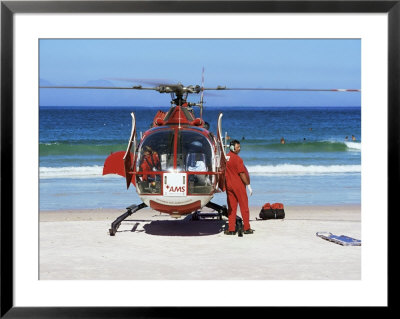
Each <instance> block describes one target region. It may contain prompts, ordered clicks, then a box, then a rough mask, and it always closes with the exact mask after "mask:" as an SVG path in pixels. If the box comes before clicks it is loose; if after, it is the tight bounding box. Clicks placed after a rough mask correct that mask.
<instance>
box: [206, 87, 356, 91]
mask: <svg viewBox="0 0 400 319" xmlns="http://www.w3.org/2000/svg"><path fill="white" fill-rule="evenodd" d="M203 90H225V91H295V92H361V90H360V89H285V88H227V87H226V86H217V87H216V88H203Z"/></svg>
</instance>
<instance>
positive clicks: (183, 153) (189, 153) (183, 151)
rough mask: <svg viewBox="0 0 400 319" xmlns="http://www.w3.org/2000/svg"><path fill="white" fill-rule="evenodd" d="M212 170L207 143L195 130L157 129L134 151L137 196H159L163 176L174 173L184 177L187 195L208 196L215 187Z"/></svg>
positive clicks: (210, 154) (210, 147) (209, 146)
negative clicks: (185, 175) (185, 176)
mask: <svg viewBox="0 0 400 319" xmlns="http://www.w3.org/2000/svg"><path fill="white" fill-rule="evenodd" d="M175 130H176V131H175ZM176 133H177V134H176ZM214 171H215V164H213V149H212V146H211V143H210V141H209V140H208V139H207V137H206V135H204V134H203V133H202V132H200V131H197V130H195V129H184V130H177V129H160V130H158V131H155V132H153V133H151V134H149V135H148V136H147V137H145V138H144V140H143V141H142V143H141V144H140V146H139V149H138V156H137V160H136V172H137V174H136V184H137V187H138V191H139V194H161V193H162V189H161V188H162V183H161V181H162V178H163V174H165V173H174V172H175V173H180V174H182V173H186V174H187V181H188V188H187V194H188V195H191V194H210V193H211V192H212V191H213V188H214V187H215V185H216V177H215V175H214V174H213V172H214Z"/></svg>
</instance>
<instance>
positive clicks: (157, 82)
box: [105, 78, 175, 86]
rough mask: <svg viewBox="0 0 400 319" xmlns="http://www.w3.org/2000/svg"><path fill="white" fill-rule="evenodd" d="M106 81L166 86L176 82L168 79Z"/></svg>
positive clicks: (118, 79)
mask: <svg viewBox="0 0 400 319" xmlns="http://www.w3.org/2000/svg"><path fill="white" fill-rule="evenodd" d="M105 80H110V81H120V82H131V83H143V84H150V85H157V86H158V85H166V84H165V83H173V82H175V81H171V80H167V79H139V78H106V79H105Z"/></svg>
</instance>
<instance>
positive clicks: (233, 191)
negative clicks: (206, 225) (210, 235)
mask: <svg viewBox="0 0 400 319" xmlns="http://www.w3.org/2000/svg"><path fill="white" fill-rule="evenodd" d="M229 149H230V152H229V153H228V154H227V155H226V161H227V162H226V171H225V180H226V195H227V202H228V220H229V228H228V230H226V231H225V234H226V235H235V234H236V229H235V227H236V212H237V206H238V203H239V207H240V213H241V214H242V218H243V229H244V231H243V232H244V233H245V234H252V233H253V232H254V230H253V229H251V228H250V222H249V218H250V212H249V203H248V198H247V193H246V185H247V187H248V189H249V192H250V196H251V195H252V193H253V191H252V189H251V186H250V177H249V175H248V172H247V169H246V167H245V166H244V164H243V160H242V159H241V158H240V157H239V155H238V154H239V152H240V142H239V141H238V140H233V141H231V143H230V145H229Z"/></svg>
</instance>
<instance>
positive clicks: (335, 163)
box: [39, 107, 361, 210]
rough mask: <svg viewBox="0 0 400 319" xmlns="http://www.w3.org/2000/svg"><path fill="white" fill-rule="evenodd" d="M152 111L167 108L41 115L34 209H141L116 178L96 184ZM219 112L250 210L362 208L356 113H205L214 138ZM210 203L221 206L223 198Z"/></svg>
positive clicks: (251, 110)
mask: <svg viewBox="0 0 400 319" xmlns="http://www.w3.org/2000/svg"><path fill="white" fill-rule="evenodd" d="M157 110H162V111H166V110H168V108H167V107H156V108H152V107H130V108H121V107H114V108H109V107H108V108H106V107H81V108H79V107H70V108H66V107H64V108H52V107H41V108H40V111H39V112H40V119H39V121H40V123H39V129H40V132H39V155H40V158H39V163H40V164H39V165H40V209H41V210H56V209H85V208H121V210H123V209H124V208H125V207H127V206H129V205H131V204H134V203H140V198H139V197H138V196H137V194H136V192H135V188H134V187H130V188H129V190H126V186H125V181H124V179H123V178H122V177H120V176H111V175H107V176H102V167H103V163H104V160H105V158H106V157H107V156H108V155H109V154H110V152H115V151H121V150H126V146H127V142H128V139H129V136H130V132H131V116H130V113H131V112H134V113H135V116H136V125H137V133H138V137H140V132H145V131H146V130H147V129H148V128H149V126H150V123H151V122H152V120H153V117H154V115H155V113H156V112H157ZM221 112H222V113H223V118H222V129H223V133H225V132H227V133H228V135H229V136H230V137H231V138H232V139H238V140H240V141H241V149H242V150H241V152H240V156H241V157H242V158H243V160H244V163H245V165H246V167H247V168H248V170H249V173H250V177H251V185H252V188H253V196H251V197H249V204H250V205H251V206H260V207H261V206H262V205H263V204H264V203H266V202H271V203H274V202H281V203H284V204H285V205H340V204H360V202H361V108H360V107H337V108H335V107H320V108H319V107H279V108H272V107H268V108H267V107H266V108H261V107H240V108H238V107H234V108H233V107H219V108H216V107H209V108H207V107H205V109H204V113H203V119H204V120H205V121H207V122H208V123H209V124H210V131H212V132H214V133H216V128H217V118H218V115H219V113H221ZM196 114H198V111H197V110H196ZM352 135H354V136H355V137H356V140H355V141H353V140H352V139H351V136H352ZM346 136H347V137H348V139H347V140H346V139H345V137H346ZM282 137H283V138H284V139H285V141H286V143H285V144H281V143H280V140H281V138H282ZM213 202H216V203H218V204H226V197H225V194H224V193H221V194H216V195H215V197H214V199H213Z"/></svg>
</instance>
